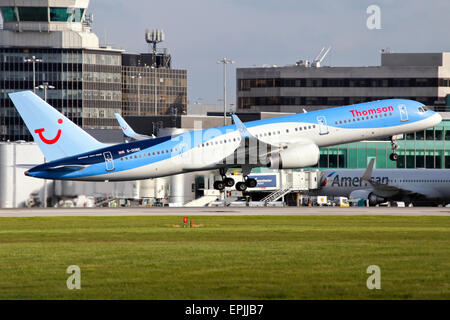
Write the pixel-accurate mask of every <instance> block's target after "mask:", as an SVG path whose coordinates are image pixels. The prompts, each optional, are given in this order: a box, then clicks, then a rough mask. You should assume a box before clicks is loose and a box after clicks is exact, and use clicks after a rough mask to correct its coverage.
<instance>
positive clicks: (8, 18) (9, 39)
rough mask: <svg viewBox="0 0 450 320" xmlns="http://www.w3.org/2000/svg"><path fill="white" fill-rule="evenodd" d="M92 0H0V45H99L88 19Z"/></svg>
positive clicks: (62, 46)
mask: <svg viewBox="0 0 450 320" xmlns="http://www.w3.org/2000/svg"><path fill="white" fill-rule="evenodd" d="M88 5H89V0H21V1H14V0H0V6H1V14H2V18H3V30H0V45H2V46H4V45H5V44H7V45H9V46H16V47H20V46H22V47H23V46H25V47H43V46H45V47H53V48H98V47H99V41H98V37H97V36H96V35H95V34H94V33H92V32H91V27H90V16H88V17H87V19H86V13H87V12H86V11H87V8H88Z"/></svg>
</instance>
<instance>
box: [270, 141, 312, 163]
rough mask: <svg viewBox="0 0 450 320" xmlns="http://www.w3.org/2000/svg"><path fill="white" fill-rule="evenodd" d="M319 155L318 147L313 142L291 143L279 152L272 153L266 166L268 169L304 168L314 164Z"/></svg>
mask: <svg viewBox="0 0 450 320" xmlns="http://www.w3.org/2000/svg"><path fill="white" fill-rule="evenodd" d="M319 157H320V151H319V147H318V146H317V145H315V144H313V143H310V144H301V145H295V144H292V145H288V146H287V147H285V148H284V149H282V150H281V151H279V152H276V153H272V155H271V156H270V158H269V162H268V163H267V166H268V167H269V168H270V169H295V168H304V167H309V166H314V165H316V164H317V162H318V161H319Z"/></svg>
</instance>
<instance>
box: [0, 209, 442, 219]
mask: <svg viewBox="0 0 450 320" xmlns="http://www.w3.org/2000/svg"><path fill="white" fill-rule="evenodd" d="M361 215H363V216H450V208H438V207H414V208H398V207H350V208H340V207H300V208H297V207H281V208H280V207H231V208H230V207H227V208H221V207H215V208H210V207H205V208H169V207H165V208H160V207H159V208H156V207H155V208H142V207H138V208H46V209H44V208H33V209H29V208H20V209H0V218H11V217H24V218H26V217H120V216H124V217H125V216H361Z"/></svg>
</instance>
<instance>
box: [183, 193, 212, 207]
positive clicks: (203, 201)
mask: <svg viewBox="0 0 450 320" xmlns="http://www.w3.org/2000/svg"><path fill="white" fill-rule="evenodd" d="M217 198H218V196H216V195H206V196H203V197H200V198H198V199H195V200H192V201H191V202H188V203H186V204H185V205H184V206H185V207H206V206H207V205H208V204H210V203H211V202H214V201H216V200H217Z"/></svg>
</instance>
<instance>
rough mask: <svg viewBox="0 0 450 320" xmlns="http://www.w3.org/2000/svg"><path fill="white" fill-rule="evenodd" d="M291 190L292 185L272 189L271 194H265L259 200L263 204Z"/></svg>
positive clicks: (275, 199)
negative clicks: (275, 189)
mask: <svg viewBox="0 0 450 320" xmlns="http://www.w3.org/2000/svg"><path fill="white" fill-rule="evenodd" d="M291 191H292V187H289V188H286V189H280V190H277V191H274V192H272V193H271V194H269V195H267V196H266V197H264V198H262V199H261V202H264V205H267V204H268V203H269V202H273V201H277V200H278V199H280V198H281V197H282V196H284V195H286V194H288V193H289V192H291Z"/></svg>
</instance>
